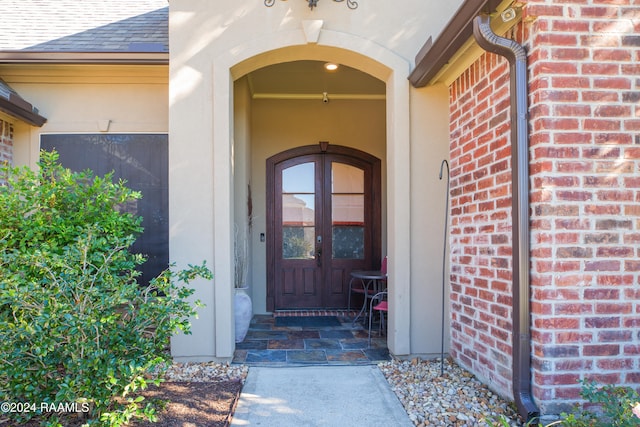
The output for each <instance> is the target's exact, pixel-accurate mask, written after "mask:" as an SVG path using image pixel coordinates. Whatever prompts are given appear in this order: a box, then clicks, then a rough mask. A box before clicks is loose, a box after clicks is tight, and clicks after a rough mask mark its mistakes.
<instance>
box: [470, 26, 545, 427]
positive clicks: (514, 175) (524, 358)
mask: <svg viewBox="0 0 640 427" xmlns="http://www.w3.org/2000/svg"><path fill="white" fill-rule="evenodd" d="M473 36H474V37H475V39H476V41H477V43H478V45H480V47H481V48H483V49H484V50H486V51H489V52H493V53H496V54H498V55H501V56H503V57H505V58H506V59H507V60H508V61H509V68H510V71H511V72H510V82H511V88H510V92H511V95H510V97H511V170H512V172H511V185H512V193H513V194H512V211H511V217H512V222H513V224H512V245H513V254H512V257H513V285H512V288H513V290H512V292H513V315H512V316H513V319H512V322H513V333H512V336H513V338H512V339H513V343H512V346H513V356H512V369H513V395H514V399H515V403H516V406H517V408H518V413H519V414H520V416H521V417H522V418H523V419H525V420H526V421H530V420H532V419H534V418H537V417H538V416H539V413H540V411H539V410H538V408H537V406H536V404H535V402H534V401H533V397H532V396H531V320H530V306H529V304H530V301H529V298H530V296H529V269H530V265H531V264H530V252H529V250H530V245H529V132H528V123H527V121H528V112H527V109H528V103H527V96H528V93H527V83H528V82H527V53H526V51H525V49H524V47H523V46H522V45H520V44H518V43H517V42H515V41H513V40H510V39H507V38H504V37H499V36H498V35H497V34H495V33H494V32H493V31H492V30H491V26H490V18H489V17H488V16H478V17H476V18H475V19H474V20H473Z"/></svg>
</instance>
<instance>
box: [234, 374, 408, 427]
mask: <svg viewBox="0 0 640 427" xmlns="http://www.w3.org/2000/svg"><path fill="white" fill-rule="evenodd" d="M231 425H232V426H261V427H264V426H274V427H286V426H296V427H302V426H304V427H307V426H308V427H313V426H331V427H341V426H348V427H357V426H363V427H365V426H366V427H369V426H374V425H378V426H385V427H387V426H406V427H410V426H413V423H412V422H411V421H409V417H408V416H407V414H406V412H405V411H404V409H403V408H402V405H401V404H400V401H399V400H398V399H397V397H396V395H395V394H394V393H393V391H391V388H390V387H389V384H388V383H387V381H386V380H385V378H384V376H383V375H382V373H381V372H380V370H379V369H378V367H377V366H373V365H367V366H306V367H286V368H266V367H251V368H250V369H249V375H248V376H247V379H246V382H245V385H244V388H243V389H242V394H241V395H240V401H239V402H238V406H237V408H236V412H235V415H234V416H233V421H232V423H231Z"/></svg>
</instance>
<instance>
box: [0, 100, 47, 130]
mask: <svg viewBox="0 0 640 427" xmlns="http://www.w3.org/2000/svg"><path fill="white" fill-rule="evenodd" d="M13 98H14V97H13V96H11V97H9V99H6V98H3V97H0V111H2V112H4V113H6V114H8V115H10V116H11V117H15V118H16V119H19V120H22V121H23V122H25V123H28V124H30V125H32V126H37V127H42V125H44V124H45V123H46V122H47V119H46V118H44V117H42V116H41V115H40V114H38V113H37V112H36V111H34V109H33V107H32V106H31V104H29V103H27V102H26V101H24V100H22V99H19V100H17V101H16V100H15V99H13ZM26 106H28V107H29V108H25V107H26Z"/></svg>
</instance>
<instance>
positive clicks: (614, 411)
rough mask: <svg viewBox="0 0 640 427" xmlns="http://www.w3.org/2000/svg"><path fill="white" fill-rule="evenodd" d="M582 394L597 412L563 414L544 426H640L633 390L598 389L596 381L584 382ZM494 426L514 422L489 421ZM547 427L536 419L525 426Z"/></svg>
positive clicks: (639, 409) (637, 399)
mask: <svg viewBox="0 0 640 427" xmlns="http://www.w3.org/2000/svg"><path fill="white" fill-rule="evenodd" d="M580 395H581V396H582V397H583V398H584V399H585V400H587V402H589V403H590V404H592V405H595V406H596V408H597V412H598V413H596V412H594V410H593V409H595V408H591V409H582V410H578V411H576V413H575V414H566V413H562V414H560V416H561V418H562V419H561V420H558V421H554V422H552V423H551V424H547V425H546V426H544V427H550V426H555V425H558V426H565V427H633V426H640V403H639V402H640V395H638V393H637V392H636V391H635V390H634V389H632V388H631V387H623V386H617V385H604V386H598V384H596V383H595V382H590V381H583V382H582V390H581V391H580ZM488 424H489V426H491V427H508V426H509V425H510V420H509V419H508V418H506V417H505V416H503V415H501V416H500V417H499V419H498V421H495V420H491V419H490V420H488ZM530 426H531V427H534V426H538V427H543V425H542V424H540V423H539V422H538V420H537V419H534V420H532V421H530V422H528V423H526V424H525V425H524V427H530Z"/></svg>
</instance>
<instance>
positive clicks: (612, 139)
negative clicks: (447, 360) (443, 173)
mask: <svg viewBox="0 0 640 427" xmlns="http://www.w3.org/2000/svg"><path fill="white" fill-rule="evenodd" d="M633 3H634V1H633V0H603V1H598V0H573V1H572V0H564V1H561V2H560V1H550V0H547V1H545V0H532V1H527V2H526V4H525V6H524V22H525V24H524V29H523V31H522V32H521V33H522V34H521V35H520V36H518V39H519V41H520V42H522V43H523V44H524V45H525V47H526V48H527V50H528V52H529V54H528V57H529V72H530V84H529V86H530V173H531V181H530V183H531V244H532V247H531V257H532V270H531V285H532V304H531V309H532V323H533V328H532V351H533V361H532V364H533V392H534V396H535V398H536V400H537V402H538V403H539V405H540V407H541V410H542V411H543V412H544V413H557V412H559V411H560V410H563V409H566V408H567V407H568V405H570V404H572V403H574V402H575V401H576V400H578V399H579V395H578V393H579V390H580V385H579V384H578V382H577V381H578V380H580V379H594V380H596V381H599V382H602V383H615V384H625V385H632V386H634V387H638V386H640V374H639V372H640V332H639V331H640V303H639V301H640V132H639V131H640V104H639V103H640V77H639V76H640V65H639V61H640V5H635V6H633V5H632V4H633ZM635 3H636V4H637V2H635ZM508 92H509V90H508V66H507V63H506V61H505V60H504V59H501V58H497V57H496V56H494V55H492V54H486V55H484V56H483V57H482V58H481V59H480V60H479V61H478V62H476V63H475V64H474V65H473V66H472V67H471V68H470V69H469V70H467V71H466V72H465V74H464V75H462V76H461V77H460V78H459V79H458V81H456V82H455V83H454V84H453V85H452V86H451V88H450V98H451V108H450V113H451V177H452V180H451V184H452V186H451V209H452V224H451V251H452V254H451V289H452V294H451V304H452V307H451V308H452V310H451V313H452V345H451V348H452V350H451V352H452V355H453V356H454V357H455V358H456V359H457V360H458V361H459V362H460V363H461V364H462V365H464V366H466V367H467V368H469V369H471V370H472V371H474V372H475V373H476V374H478V376H479V377H481V378H483V379H484V380H485V381H487V382H488V383H489V384H491V385H492V386H493V388H494V389H496V390H497V391H499V392H501V393H502V394H503V395H506V396H510V395H511V320H510V319H511V309H510V306H511V298H510V295H511V270H510V268H511V263H510V260H511V236H510V231H511V224H510V212H511V209H510V200H511V199H510V192H511V190H510V180H511V178H510V157H509V156H510V149H509V122H508V120H509V118H508V111H509V108H508V103H509V99H508V96H509V94H508Z"/></svg>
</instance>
